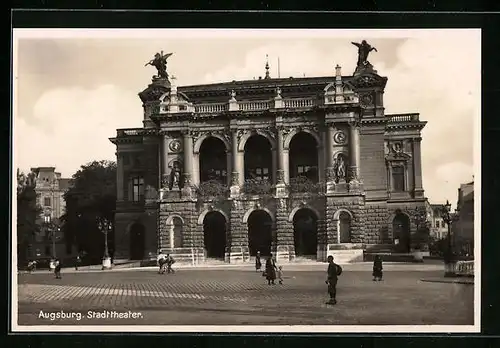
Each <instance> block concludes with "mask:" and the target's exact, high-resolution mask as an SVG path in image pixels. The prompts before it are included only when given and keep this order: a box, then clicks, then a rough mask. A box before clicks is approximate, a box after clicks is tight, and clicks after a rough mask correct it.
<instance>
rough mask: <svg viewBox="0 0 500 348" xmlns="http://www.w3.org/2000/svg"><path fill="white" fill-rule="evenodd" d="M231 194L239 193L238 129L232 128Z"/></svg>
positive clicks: (240, 170)
mask: <svg viewBox="0 0 500 348" xmlns="http://www.w3.org/2000/svg"><path fill="white" fill-rule="evenodd" d="M231 156H232V157H231V159H232V163H231V179H230V185H231V196H238V195H239V193H240V185H242V184H243V182H242V181H241V174H242V173H241V172H242V169H241V168H240V154H239V152H238V130H237V129H233V130H232V133H231Z"/></svg>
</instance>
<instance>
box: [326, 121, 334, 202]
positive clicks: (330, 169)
mask: <svg viewBox="0 0 500 348" xmlns="http://www.w3.org/2000/svg"><path fill="white" fill-rule="evenodd" d="M324 153H325V167H326V169H325V181H326V192H327V193H332V192H333V191H334V190H335V173H334V163H333V125H332V124H327V125H326V129H325V147H324Z"/></svg>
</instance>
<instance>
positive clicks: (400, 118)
mask: <svg viewBox="0 0 500 348" xmlns="http://www.w3.org/2000/svg"><path fill="white" fill-rule="evenodd" d="M388 117H389V123H397V122H412V121H418V114H404V115H390V116H388Z"/></svg>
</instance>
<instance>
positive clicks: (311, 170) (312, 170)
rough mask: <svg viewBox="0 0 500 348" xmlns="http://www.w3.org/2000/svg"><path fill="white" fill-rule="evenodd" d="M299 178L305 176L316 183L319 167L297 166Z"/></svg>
mask: <svg viewBox="0 0 500 348" xmlns="http://www.w3.org/2000/svg"><path fill="white" fill-rule="evenodd" d="M296 170H297V176H305V177H306V178H308V179H310V180H313V181H316V180H317V167H316V166H302V165H300V166H297V167H296Z"/></svg>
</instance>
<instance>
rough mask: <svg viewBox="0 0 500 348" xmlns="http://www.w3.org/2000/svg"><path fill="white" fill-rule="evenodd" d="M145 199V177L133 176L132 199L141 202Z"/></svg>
mask: <svg viewBox="0 0 500 348" xmlns="http://www.w3.org/2000/svg"><path fill="white" fill-rule="evenodd" d="M142 200H144V178H142V177H134V178H132V201H133V202H140V201H142Z"/></svg>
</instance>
